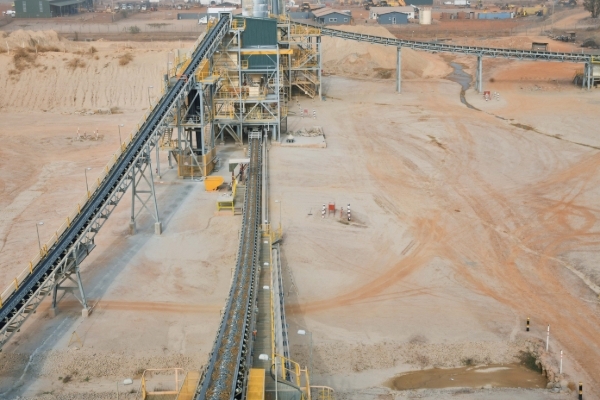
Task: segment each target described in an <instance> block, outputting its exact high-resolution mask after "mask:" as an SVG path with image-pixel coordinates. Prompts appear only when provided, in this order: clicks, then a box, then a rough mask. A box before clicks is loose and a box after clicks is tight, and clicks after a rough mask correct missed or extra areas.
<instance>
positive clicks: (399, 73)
mask: <svg viewBox="0 0 600 400" xmlns="http://www.w3.org/2000/svg"><path fill="white" fill-rule="evenodd" d="M396 92H398V93H402V46H398V56H397V58H396Z"/></svg>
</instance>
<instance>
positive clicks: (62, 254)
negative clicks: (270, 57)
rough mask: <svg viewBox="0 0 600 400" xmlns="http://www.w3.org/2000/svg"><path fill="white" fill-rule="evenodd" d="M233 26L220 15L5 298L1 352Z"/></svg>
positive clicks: (125, 184) (124, 183)
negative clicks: (64, 225) (66, 222)
mask: <svg viewBox="0 0 600 400" xmlns="http://www.w3.org/2000/svg"><path fill="white" fill-rule="evenodd" d="M230 24H231V15H230V14H221V17H220V19H219V21H218V22H217V24H216V25H215V26H214V27H213V28H212V29H211V30H210V31H209V32H208V33H207V34H206V36H205V37H204V39H203V40H202V42H200V44H199V45H198V46H197V47H196V48H195V49H194V51H193V53H192V55H191V62H190V63H189V65H188V66H187V68H186V69H185V72H184V74H183V76H182V79H180V80H178V81H177V82H176V83H175V84H174V85H173V86H172V87H171V88H169V89H168V91H167V92H166V93H165V95H164V96H163V97H162V98H161V99H160V101H159V102H158V104H157V105H156V107H155V108H154V109H153V110H152V112H151V113H150V115H149V116H148V118H147V119H146V121H145V122H144V123H143V124H142V126H141V127H140V128H139V130H138V132H137V133H136V134H135V135H134V136H133V137H132V140H131V141H130V142H129V144H128V145H127V148H126V149H124V151H123V152H122V153H121V156H120V157H119V158H118V159H117V160H116V161H115V163H114V164H113V165H112V167H111V168H110V170H108V171H107V174H106V176H105V178H104V180H103V181H102V182H100V183H99V185H98V187H97V189H96V190H95V191H94V193H92V194H91V195H90V196H89V200H88V201H87V202H86V203H85V204H83V205H82V206H81V210H80V211H79V213H78V214H77V215H76V216H75V217H74V218H73V219H72V220H71V221H69V226H68V228H67V229H66V230H65V231H64V232H62V233H61V234H60V236H59V237H58V238H57V240H56V241H55V242H54V244H53V245H52V246H51V247H50V248H49V249H47V252H45V254H44V256H43V257H42V258H41V259H40V260H39V262H38V263H37V265H32V266H31V268H30V273H29V274H28V276H27V277H26V278H24V279H23V280H22V281H21V282H19V283H17V282H16V281H15V286H17V287H16V288H15V290H14V291H13V292H12V293H11V294H10V297H8V298H7V299H1V301H2V305H1V307H0V348H1V346H2V345H4V343H6V341H8V339H9V338H10V336H11V335H12V334H13V333H14V332H15V331H17V330H18V329H19V328H20V326H21V324H22V323H23V322H24V321H25V320H26V319H27V316H29V315H30V314H31V313H32V312H33V311H34V310H35V307H37V305H38V304H39V303H40V302H41V300H42V299H43V298H44V297H45V296H46V295H47V294H48V293H49V292H50V289H49V288H50V287H51V286H52V284H53V283H52V282H51V280H52V278H53V275H54V274H55V273H56V271H57V270H58V269H60V268H65V265H67V264H69V262H70V263H71V264H72V263H73V261H72V260H73V259H74V260H75V261H74V262H75V263H77V259H78V257H79V259H81V256H82V255H81V254H78V250H74V249H75V248H76V247H77V248H79V245H80V244H81V241H82V240H83V239H84V238H85V236H86V235H89V234H90V232H91V231H94V232H97V230H98V229H99V228H100V227H101V226H102V225H103V222H102V223H97V222H95V221H97V220H98V219H106V218H108V214H109V213H107V212H106V207H109V206H110V207H114V206H116V202H118V200H120V198H121V196H122V195H121V196H119V195H117V193H118V192H121V193H122V192H124V191H125V190H127V188H128V186H129V185H131V183H132V181H133V178H135V177H133V178H132V174H134V173H132V171H133V170H134V166H135V163H137V162H139V159H140V157H149V147H150V144H151V143H152V144H153V145H156V138H157V136H158V133H159V128H160V127H161V126H162V124H164V123H165V119H166V118H167V117H168V115H169V113H170V110H171V109H172V108H173V106H174V104H175V102H176V101H178V99H179V98H180V97H181V96H183V95H185V94H186V93H187V92H188V91H189V89H190V85H191V84H192V83H193V80H190V79H186V77H193V74H194V72H195V71H196V69H197V67H198V65H199V64H200V62H201V61H202V60H203V59H205V58H209V57H211V56H212V54H213V53H214V52H215V50H216V49H217V46H218V45H219V44H220V42H221V40H222V38H223V37H224V36H225V34H226V33H227V32H228V30H229V27H230ZM91 248H93V247H91V246H89V245H88V246H87V247H86V249H87V250H86V251H88V252H89V250H90V249H91ZM83 255H84V256H85V255H87V254H83Z"/></svg>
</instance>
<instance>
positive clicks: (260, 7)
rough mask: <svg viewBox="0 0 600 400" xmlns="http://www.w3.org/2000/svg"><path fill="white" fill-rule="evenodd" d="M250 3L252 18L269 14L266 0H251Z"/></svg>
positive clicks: (265, 16)
mask: <svg viewBox="0 0 600 400" xmlns="http://www.w3.org/2000/svg"><path fill="white" fill-rule="evenodd" d="M252 3H253V4H252V16H253V17H254V18H267V17H268V16H269V11H268V10H267V0H252Z"/></svg>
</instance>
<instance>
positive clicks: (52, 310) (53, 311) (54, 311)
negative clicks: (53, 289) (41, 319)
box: [48, 307, 58, 318]
mask: <svg viewBox="0 0 600 400" xmlns="http://www.w3.org/2000/svg"><path fill="white" fill-rule="evenodd" d="M57 313H58V309H56V308H54V307H50V309H49V310H48V315H49V316H50V318H54V317H56V314H57Z"/></svg>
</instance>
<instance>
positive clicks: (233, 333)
mask: <svg viewBox="0 0 600 400" xmlns="http://www.w3.org/2000/svg"><path fill="white" fill-rule="evenodd" d="M261 150H262V142H261V139H260V138H251V139H250V166H249V171H248V183H247V185H246V187H247V190H246V198H245V200H244V213H243V218H242V230H241V236H240V247H239V250H238V256H237V265H236V269H235V274H234V277H233V281H232V284H231V289H230V292H229V297H228V300H227V304H226V306H225V311H224V312H223V317H222V320H221V325H220V327H219V331H218V333H217V337H216V339H215V342H214V345H213V350H212V352H211V354H210V356H209V362H208V365H207V367H206V370H205V371H204V373H203V376H202V380H201V383H200V386H199V387H198V390H197V393H196V397H195V399H197V400H200V399H201V400H205V399H206V400H232V399H242V398H243V396H244V389H245V387H246V379H247V375H248V370H249V368H250V366H251V351H252V340H251V330H252V329H253V326H254V323H255V313H254V312H253V308H254V305H255V298H256V293H255V290H256V276H257V273H256V269H257V257H258V240H259V236H260V232H259V227H260V220H261V217H260V213H261V211H260V206H261V176H262V174H261V163H262V155H261V154H262V153H261Z"/></svg>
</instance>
